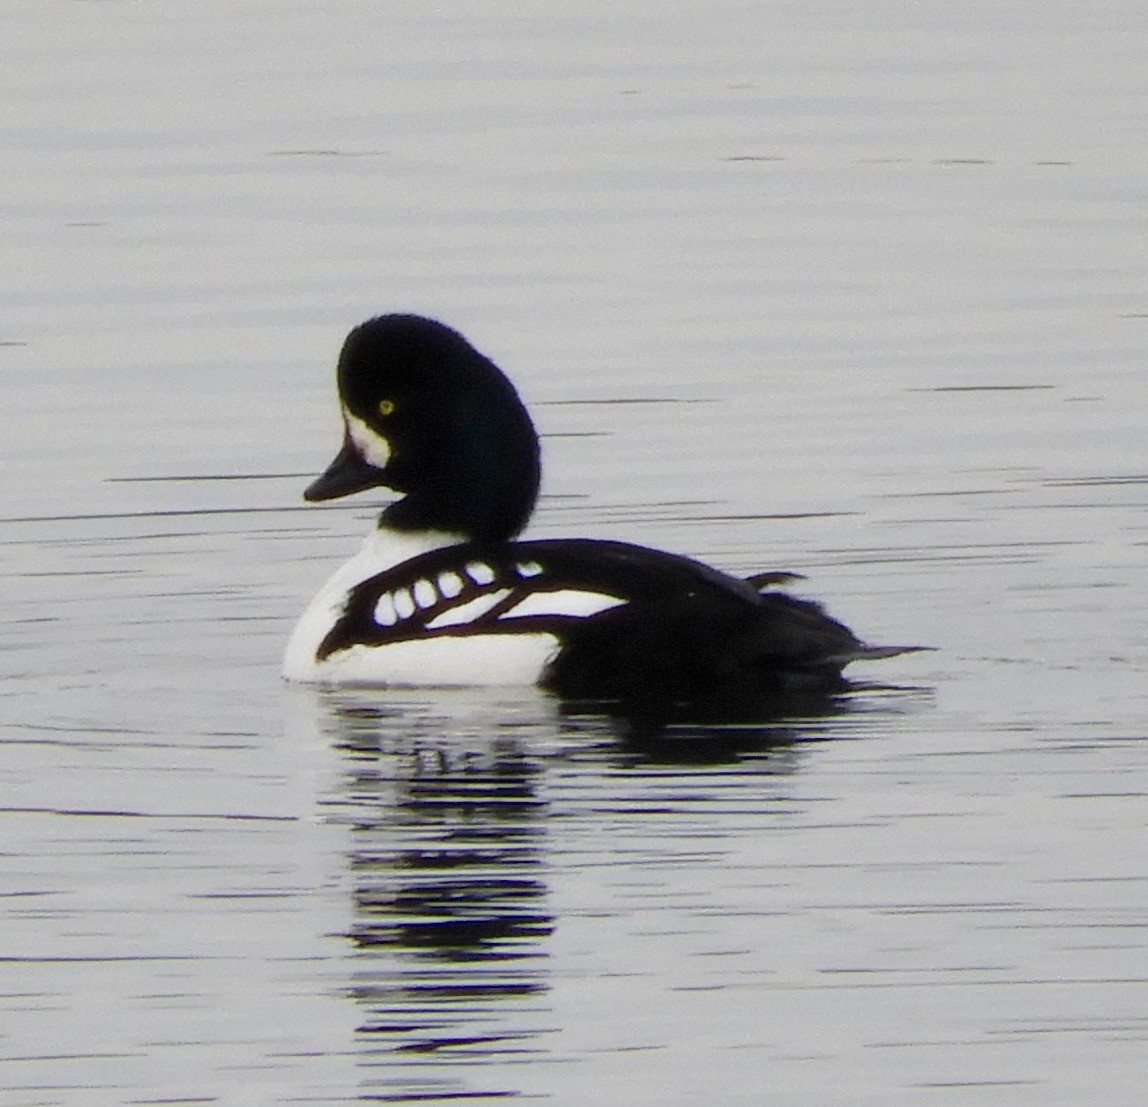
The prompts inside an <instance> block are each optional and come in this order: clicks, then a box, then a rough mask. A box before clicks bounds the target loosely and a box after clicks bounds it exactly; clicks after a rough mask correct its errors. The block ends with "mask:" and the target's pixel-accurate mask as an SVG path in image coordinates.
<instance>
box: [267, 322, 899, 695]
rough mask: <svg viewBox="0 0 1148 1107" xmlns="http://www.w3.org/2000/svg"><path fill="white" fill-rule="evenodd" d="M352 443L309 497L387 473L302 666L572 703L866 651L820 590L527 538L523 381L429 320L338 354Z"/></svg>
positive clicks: (784, 685)
mask: <svg viewBox="0 0 1148 1107" xmlns="http://www.w3.org/2000/svg"><path fill="white" fill-rule="evenodd" d="M338 386H339V399H340V402H341V405H342V414H343V424H344V435H343V445H342V449H341V450H340V451H339V453H338V456H337V457H336V458H335V460H334V461H333V462H332V463H331V465H330V466H329V467H328V469H327V470H326V472H324V473H323V474H322V476H320V477H319V478H318V479H317V480H315V481H314V483H312V484H311V485H310V486H309V487H308V488H307V490H306V491H305V492H304V494H303V495H304V499H306V500H308V501H317V500H330V499H335V498H337V497H340V496H347V495H350V494H351V493H354V492H362V491H364V490H366V489H369V488H375V487H378V486H385V487H387V488H390V489H392V490H393V491H395V492H398V493H400V495H401V497H402V498H401V499H399V500H397V501H395V502H394V503H392V504H391V505H390V506H388V507H387V508H386V509H385V510H384V511H383V513H382V515H381V517H380V518H379V522H378V526H377V527H376V528H375V530H374V531H373V532H372V533H371V534H370V536H369V537H368V538H367V540H366V543H365V544H364V546H363V549H362V550H361V551H360V552H359V553H358V554H357V555H356V556H355V557H353V558H352V559H351V560H350V561H349V562H347V564H346V565H344V566H343V567H342V568H341V569H339V570H338V571H337V572H336V573H335V574H334V576H332V577H331V579H330V580H329V581H328V582H327V583H326V584H325V585H324V586H323V588H322V589H320V591H319V593H318V594H317V595H316V597H315V598H314V599H313V600H312V601H311V604H310V606H309V607H308V608H307V609H306V611H305V612H304V613H303V615H302V617H301V618H300V620H299V622H298V624H297V626H296V627H295V630H294V633H293V634H292V635H291V639H290V641H289V643H288V645H287V651H286V655H285V658H284V665H283V673H284V676H286V677H287V679H289V680H294V681H304V682H312V683H327V684H344V685H367V686H371V685H376V686H385V685H474V684H522V683H537V684H538V685H540V686H541V687H542V688H544V689H546V690H547V691H550V692H553V693H555V694H556V695H559V696H561V697H564V698H571V699H601V700H606V699H627V698H632V697H641V696H669V697H673V698H675V699H686V700H688V699H693V698H699V697H713V696H714V695H721V694H722V693H723V691H725V690H729V691H731V692H739V693H744V692H745V691H746V690H747V689H749V690H752V691H754V692H757V693H761V694H764V695H766V696H768V695H771V694H774V693H776V694H778V695H788V694H791V693H804V692H832V691H835V690H840V689H841V688H843V687H844V686H845V682H844V681H843V679H842V676H841V671H842V669H843V668H844V667H845V666H846V665H847V664H849V663H850V662H851V661H856V660H859V659H862V658H880V657H890V656H892V655H893V654H897V653H902V652H905V651H907V650H911V649H916V648H917V647H879V646H867V645H865V644H864V643H862V642H861V641H859V640H858V639H857V638H856V637H855V636H854V635H853V633H852V632H851V631H850V630H849V629H848V628H847V627H845V626H843V625H842V624H841V623H839V622H837V621H836V620H834V619H831V618H830V617H829V616H828V615H826V614H825V613H824V612H823V611H822V610H821V608H820V607H819V606H818V605H817V604H815V603H812V602H810V601H808V600H800V599H795V598H793V597H791V596H788V595H786V594H784V593H783V592H779V591H776V590H775V589H774V586H775V585H777V584H779V583H784V582H785V581H786V580H789V579H794V577H795V574H790V573H762V574H759V575H757V576H754V577H750V578H748V579H747V580H739V579H737V578H736V577H732V576H729V575H727V574H725V573H722V572H719V571H718V570H716V569H712V568H710V567H709V566H707V565H704V564H702V563H700V562H697V561H693V560H691V559H690V558H687V557H681V556H679V555H677V554H672V553H666V552H664V551H662V550H654V549H649V548H647V547H645V546H636V545H632V544H630V543H626V542H612V541H602V540H596V539H588V538H567V539H541V540H536V541H520V540H516V536H517V535H518V534H519V532H520V531H521V530H522V529H523V527H525V525H526V523H527V522H528V520H529V519H530V515H531V512H532V511H533V509H534V503H535V500H536V498H537V495H538V485H539V476H540V466H539V452H538V437H537V435H536V434H535V431H534V426H533V424H532V422H531V420H530V416H529V415H528V414H527V412H526V409H525V407H524V406H523V404H522V401H521V400H520V399H519V397H518V393H517V392H516V391H515V389H514V386H513V385H512V384H511V383H510V381H509V380H508V379H507V378H506V377H505V376H504V375H503V373H502V372H501V370H499V368H498V367H497V366H496V365H495V364H494V363H493V362H492V361H490V360H489V359H488V358H486V357H484V356H483V355H482V354H481V353H479V352H478V351H477V350H476V349H475V348H474V347H473V346H471V345H470V343H469V342H467V340H466V339H465V338H463V336H462V335H461V334H459V333H458V332H457V331H454V330H452V329H451V328H450V327H447V326H445V325H444V324H442V323H439V322H436V321H434V320H432V319H426V318H423V317H421V316H416V315H383V316H379V317H378V318H375V319H370V320H368V321H367V322H365V323H363V324H361V325H360V326H358V327H356V328H355V329H354V330H352V331H351V333H350V334H349V335H348V336H347V339H346V342H345V343H344V345H343V349H342V352H341V354H340V356H339V365H338Z"/></svg>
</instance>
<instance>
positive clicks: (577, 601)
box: [507, 589, 625, 616]
mask: <svg viewBox="0 0 1148 1107" xmlns="http://www.w3.org/2000/svg"><path fill="white" fill-rule="evenodd" d="M622 603H625V601H624V600H619V599H617V598H616V597H614V596H604V595H602V593H601V592H579V591H575V590H574V589H566V590H564V591H558V592H531V593H529V594H528V595H526V596H524V597H523V598H522V600H521V601H520V602H518V603H516V604H515V605H514V607H512V608H511V609H510V610H509V611H508V612H507V614H508V615H512V616H518V615H581V616H586V615H597V614H598V612H599V611H605V610H606V608H608V607H617V606H618V605H619V604H622Z"/></svg>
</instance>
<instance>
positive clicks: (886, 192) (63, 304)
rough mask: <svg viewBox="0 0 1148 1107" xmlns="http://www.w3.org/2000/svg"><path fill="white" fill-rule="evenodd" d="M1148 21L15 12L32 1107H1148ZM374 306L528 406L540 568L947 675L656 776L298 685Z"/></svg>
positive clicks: (702, 749)
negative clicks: (585, 570) (422, 329)
mask: <svg viewBox="0 0 1148 1107" xmlns="http://www.w3.org/2000/svg"><path fill="white" fill-rule="evenodd" d="M1146 30H1148V26H1146V20H1145V17H1144V16H1142V15H1141V14H1140V13H1139V12H1138V11H1134V10H1133V9H1132V8H1130V7H1129V6H1127V5H1123V4H1117V3H1101V4H1099V5H1093V6H1092V7H1091V8H1089V9H1088V10H1087V11H1083V10H1080V9H1079V8H1078V7H1076V6H1073V5H1069V4H1067V3H1053V4H1049V3H1046V2H1042V3H1040V4H1036V3H1018V4H1011V5H1008V6H1007V8H1005V9H1002V8H1000V7H999V6H993V5H966V6H964V7H960V8H957V9H954V8H953V7H952V6H951V5H939V4H926V5H917V6H915V7H914V8H913V9H912V11H911V12H907V11H906V10H905V8H904V7H903V6H902V5H893V4H884V3H878V4H875V5H868V6H866V8H865V9H864V10H862V9H858V8H856V6H851V5H846V4H843V3H837V2H826V3H822V4H814V5H812V6H811V5H808V4H807V5H804V6H801V7H795V6H792V5H784V4H782V5H767V6H764V7H763V6H762V5H758V4H749V3H735V2H732V0H731V2H726V3H719V4H717V5H714V4H706V5H700V4H697V3H693V2H683V3H675V4H671V5H668V6H667V5H661V4H659V5H652V4H650V5H637V6H629V7H627V8H626V9H625V11H621V10H618V9H616V8H611V9H609V10H608V11H607V10H606V9H605V8H602V9H601V10H597V9H594V8H586V7H585V6H582V7H579V8H569V10H556V9H555V8H554V6H553V5H534V6H530V5H527V6H525V7H524V6H523V5H521V4H510V3H499V2H495V3H489V4H485V5H483V6H482V8H481V10H475V9H473V8H472V7H471V6H468V5H461V4H445V5H438V6H437V7H436V8H435V9H434V10H433V11H429V10H424V8H422V7H410V8H406V7H404V6H402V5H382V6H380V5H377V4H366V3H361V2H355V0H351V2H341V3H330V4H289V3H271V2H261V0H242V2H239V3H235V2H231V3H227V4H221V3H203V4H198V5H185V6H183V7H170V6H165V5H154V4H128V3H122V2H117V0H108V2H104V3H67V4H53V5H34V6H23V7H22V8H20V7H10V8H8V9H5V11H4V13H3V15H0V31H2V33H0V42H3V43H4V44H5V45H4V51H5V59H4V65H3V66H0V92H2V97H0V100H2V102H3V103H4V104H5V112H4V115H3V117H2V119H0V137H2V139H3V141H2V142H0V150H2V151H3V153H2V154H0V157H2V158H3V159H4V160H5V169H6V173H5V180H6V181H7V182H8V185H7V187H6V190H5V195H4V198H3V199H2V200H0V248H2V250H3V253H4V257H5V262H6V264H5V265H4V266H2V267H0V282H3V286H4V293H5V299H6V301H7V302H8V304H9V310H8V311H7V313H6V314H5V316H4V319H3V321H2V323H0V374H2V377H0V379H2V380H3V382H4V394H5V418H4V436H3V441H2V443H0V451H2V457H3V462H4V470H5V473H6V474H7V479H6V480H5V481H4V482H3V484H0V559H2V560H0V574H2V576H3V579H4V582H5V589H4V591H5V596H6V606H5V610H6V613H7V616H8V617H7V619H6V620H5V622H4V624H3V628H2V630H0V666H2V667H0V727H2V729H0V735H2V739H3V746H2V747H0V789H2V790H0V825H2V826H3V841H4V847H3V874H4V875H3V881H2V887H0V895H2V896H3V907H4V910H3V915H2V916H0V937H2V940H0V1004H2V1006H3V1011H4V1017H3V1020H2V1024H3V1036H2V1038H0V1088H2V1089H3V1095H2V1096H0V1098H3V1100H4V1102H5V1104H8V1103H11V1104H13V1105H18V1107H31V1105H44V1104H89V1103H125V1104H127V1103H155V1102H208V1103H211V1102H215V1103H227V1104H239V1103H252V1104H265V1103H314V1104H320V1103H342V1102H358V1101H374V1102H378V1101H382V1102H437V1101H449V1100H454V1099H460V1098H466V1099H475V1100H478V1101H487V1102H493V1101H496V1100H498V1099H503V1098H523V1099H539V1100H550V1101H553V1102H556V1103H571V1104H577V1103H588V1102H596V1103H619V1104H622V1103H625V1104H631V1103H659V1104H661V1103H681V1104H692V1103H699V1102H713V1101H714V1099H715V1096H716V1097H717V1098H719V1099H720V1101H721V1102H723V1103H729V1104H747V1105H748V1104H757V1103H761V1102H770V1103H777V1104H793V1105H805V1104H809V1103H842V1104H845V1103H848V1104H873V1105H876V1104H887V1103H922V1104H942V1105H948V1104H961V1105H962V1107H963V1105H966V1104H996V1103H1002V1102H1007V1103H1017V1104H1027V1103H1032V1104H1038V1103H1039V1104H1042V1105H1045V1104H1073V1105H1076V1104H1080V1103H1083V1102H1106V1103H1120V1102H1132V1101H1134V1100H1135V1099H1136V1098H1137V1095H1138V1094H1139V1090H1140V1085H1141V1083H1142V1080H1141V1079H1140V1076H1141V1073H1142V1069H1143V1060H1142V1059H1143V1055H1144V1050H1145V1039H1146V1037H1148V1019H1146V1015H1145V1012H1146V1011H1148V989H1146V987H1145V985H1146V975H1145V969H1144V966H1145V952H1146V951H1145V940H1144V934H1145V930H1144V926H1145V922H1146V921H1148V920H1146V914H1148V869H1146V866H1145V862H1144V858H1145V857H1146V856H1148V849H1146V846H1148V843H1146V842H1145V833H1144V827H1145V818H1144V810H1145V797H1146V794H1148V784H1146V773H1145V770H1146V765H1148V760H1146V756H1145V748H1146V746H1145V738H1146V716H1148V711H1146V708H1148V693H1146V691H1145V689H1146V688H1148V681H1145V670H1146V668H1148V664H1146V661H1148V655H1146V651H1145V643H1146V641H1148V631H1146V616H1145V602H1144V596H1145V594H1144V579H1145V572H1144V570H1145V536H1146V527H1145V519H1146V515H1145V510H1144V509H1145V487H1146V482H1148V474H1146V472H1145V465H1144V448H1143V427H1144V418H1145V411H1146V407H1148V405H1146V403H1145V401H1146V399H1148V395H1146V391H1148V385H1146V383H1145V381H1146V377H1145V374H1144V368H1143V365H1144V358H1143V348H1144V334H1145V330H1144V327H1145V319H1146V318H1148V307H1146V305H1145V301H1144V288H1145V287H1146V284H1145V277H1146V272H1145V268H1146V266H1145V262H1144V251H1143V249H1142V248H1141V245H1140V243H1141V241H1142V216H1141V209H1142V201H1143V184H1142V167H1141V165H1140V161H1141V156H1140V143H1139V138H1140V121H1141V120H1142V119H1143V117H1144V114H1145V111H1146V109H1148V104H1145V94H1144V86H1143V79H1142V78H1143V73H1142V69H1143V64H1142V53H1143V51H1142V49H1141V45H1142V43H1143V41H1144V34H1145V31H1146ZM381 310H416V311H423V312H427V313H430V314H433V315H437V316H440V317H442V318H444V319H445V320H446V321H448V322H450V323H452V324H453V325H455V326H458V327H460V328H461V329H462V330H463V331H464V332H465V333H467V335H468V336H469V337H471V338H472V339H473V341H474V342H475V343H476V344H477V345H478V346H479V347H480V348H481V349H483V350H484V351H485V352H487V353H489V354H490V355H491V356H492V357H494V358H495V359H496V360H498V361H499V363H500V364H502V365H503V366H504V367H505V368H506V369H507V370H508V371H509V372H510V374H511V375H512V376H513V378H514V379H515V381H516V382H517V383H518V384H519V386H520V387H521V390H522V392H523V395H524V397H525V398H526V400H527V401H528V403H529V404H530V406H531V409H532V411H533V412H534V414H535V417H536V419H537V422H538V424H539V428H540V430H541V431H542V433H543V443H544V451H545V457H544V460H545V466H546V470H545V484H544V490H545V493H546V495H545V498H544V499H543V501H542V505H541V509H540V511H539V514H538V516H537V518H536V522H535V524H534V526H533V529H532V533H533V534H535V535H537V536H549V537H556V536H560V535H564V534H577V535H594V536H601V537H617V538H623V539H628V540H632V541H639V542H645V543H649V544H651V545H658V546H664V547H666V548H670V549H674V550H678V551H681V552H684V553H688V554H691V555H694V556H698V557H702V558H704V559H706V560H709V561H711V562H713V563H714V564H717V565H720V566H721V567H723V568H726V569H729V570H731V571H735V572H743V573H748V572H753V571H757V570H760V569H764V568H786V569H793V570H796V571H799V572H801V573H803V574H805V575H806V576H807V577H808V580H807V582H805V584H804V585H803V589H804V590H805V593H806V594H809V595H813V596H816V597H819V598H821V599H823V600H824V601H825V602H826V603H827V604H828V606H829V608H830V610H831V611H832V612H833V613H834V614H836V615H838V616H839V617H841V618H843V619H845V620H846V621H847V622H849V623H850V625H852V626H854V627H855V628H856V629H857V630H858V631H859V632H860V633H862V634H863V635H864V636H866V637H867V638H869V639H871V640H873V641H877V642H917V641H920V642H926V643H929V644H932V645H935V646H937V647H939V649H938V652H936V653H931V654H922V655H916V656H911V657H903V658H900V659H896V660H894V661H889V662H885V663H883V664H882V665H880V666H877V665H874V666H871V667H870V668H869V669H867V670H865V671H864V672H860V671H859V672H858V674H857V675H858V676H859V677H861V678H862V679H865V680H866V681H868V682H870V684H872V685H876V686H871V687H867V688H863V689H861V690H859V691H858V692H857V693H856V694H855V695H853V696H852V697H850V698H849V699H848V700H847V701H845V702H842V703H839V704H836V705H834V706H833V708H832V709H831V710H830V709H827V710H825V711H822V712H819V713H813V714H799V715H795V716H790V717H783V718H777V719H771V720H742V721H741V722H740V723H739V724H737V725H726V726H723V727H721V728H716V729H715V728H713V727H710V728H703V727H689V726H672V727H670V728H668V729H662V730H660V731H658V732H657V733H651V728H650V727H649V726H645V725H642V724H643V722H644V721H643V720H638V721H637V722H635V721H634V720H624V719H610V718H606V717H603V716H601V715H595V714H590V713H584V712H579V711H577V710H572V709H564V708H563V707H562V706H560V705H558V704H556V703H554V702H553V701H551V700H548V699H546V698H544V697H542V696H540V695H536V694H534V693H532V692H529V691H521V690H509V689H495V690H487V691H481V692H458V691H454V692H437V693H436V692H425V693H422V692H420V693H415V692H391V693H387V694H378V693H376V694H366V693H356V694H351V693H321V692H315V691H312V690H307V689H298V688H295V689H292V688H287V687H285V686H283V685H282V684H281V683H280V682H279V680H278V676H277V670H278V661H279V654H280V651H281V649H282V645H283V642H284V640H285V638H286V635H287V633H288V631H289V629H290V626H291V623H292V620H293V619H294V617H295V616H296V614H297V613H298V611H299V610H300V609H301V608H302V606H303V604H304V603H305V601H306V599H307V597H308V596H309V595H310V593H311V592H312V591H313V590H314V589H315V587H317V585H318V584H319V582H320V581H321V580H322V579H323V577H324V576H325V575H326V573H327V572H328V571H329V570H330V568H331V567H332V566H333V565H334V564H336V563H338V561H339V560H340V559H342V558H344V557H346V556H347V555H348V554H349V553H350V552H351V551H352V550H353V549H354V548H355V546H356V544H357V542H358V538H359V535H360V534H361V533H362V532H363V531H364V530H365V529H366V528H367V527H368V526H370V525H371V520H372V519H373V516H374V514H375V513H376V512H377V510H378V508H379V505H380V504H381V502H383V501H381V500H379V501H375V500H371V499H370V498H369V497H367V498H364V499H363V502H360V503H337V504H333V505H328V506H316V505H310V506H308V505H303V504H302V503H301V502H300V491H301V489H302V487H303V486H304V484H305V483H306V482H307V480H308V479H309V478H310V476H311V475H313V474H314V473H315V472H317V471H318V470H319V469H320V468H321V467H322V466H323V465H324V464H325V463H326V461H327V460H328V457H329V455H330V453H331V451H332V450H333V448H334V446H335V444H336V440H337V435H338V427H337V420H336V411H335V407H334V403H333V396H332V376H333V375H332V365H333V359H334V356H335V353H336V351H337V348H338V345H339V343H340V341H341V339H342V335H343V333H344V332H345V331H346V330H347V329H348V328H349V327H350V326H352V325H353V324H354V323H356V322H359V321H360V320H361V319H362V318H365V317H366V316H367V315H369V314H371V313H373V312H377V311H381Z"/></svg>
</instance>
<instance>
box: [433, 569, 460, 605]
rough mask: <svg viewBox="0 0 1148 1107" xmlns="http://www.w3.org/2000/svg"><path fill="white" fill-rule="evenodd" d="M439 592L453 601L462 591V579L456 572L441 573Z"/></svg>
mask: <svg viewBox="0 0 1148 1107" xmlns="http://www.w3.org/2000/svg"><path fill="white" fill-rule="evenodd" d="M437 579H438V590H439V591H440V592H441V593H442V594H443V596H444V597H445V598H446V599H448V600H453V599H454V598H455V596H457V595H458V594H459V593H460V592H461V591H462V577H460V576H459V575H458V573H455V572H446V573H439V575H438V578H437Z"/></svg>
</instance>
